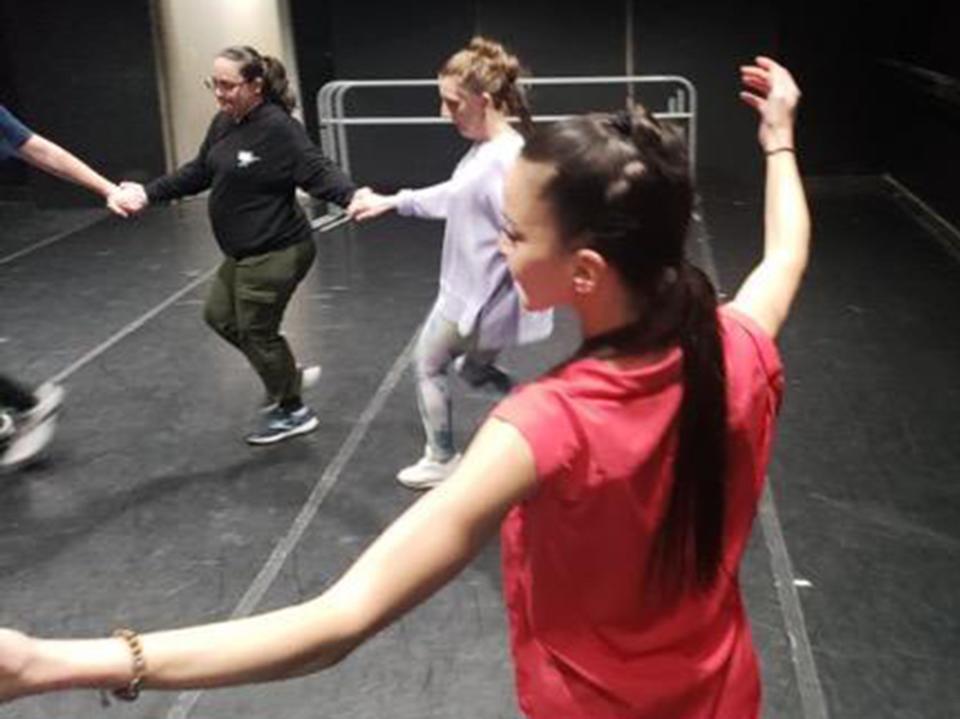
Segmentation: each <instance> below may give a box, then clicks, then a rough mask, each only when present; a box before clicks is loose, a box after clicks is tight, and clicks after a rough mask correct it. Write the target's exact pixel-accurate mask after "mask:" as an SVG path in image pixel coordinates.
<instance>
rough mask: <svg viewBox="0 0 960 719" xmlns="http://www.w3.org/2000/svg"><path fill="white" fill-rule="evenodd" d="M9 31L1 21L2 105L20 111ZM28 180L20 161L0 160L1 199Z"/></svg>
mask: <svg viewBox="0 0 960 719" xmlns="http://www.w3.org/2000/svg"><path fill="white" fill-rule="evenodd" d="M8 33H9V28H8V26H7V24H6V23H3V22H0V105H5V106H6V107H7V108H8V109H9V110H10V111H11V112H13V113H14V114H16V113H17V112H18V111H19V107H18V106H19V104H20V103H19V102H18V101H17V95H16V88H15V87H14V83H13V76H12V73H11V67H10V58H9V56H8V53H7V45H6V43H5V42H4V36H5V35H7V34H8ZM26 182H27V173H26V170H25V169H24V167H23V165H22V164H21V163H19V162H0V193H2V194H0V199H2V198H3V197H5V196H7V194H9V193H10V191H11V189H13V188H19V187H20V186H22V185H25V184H26Z"/></svg>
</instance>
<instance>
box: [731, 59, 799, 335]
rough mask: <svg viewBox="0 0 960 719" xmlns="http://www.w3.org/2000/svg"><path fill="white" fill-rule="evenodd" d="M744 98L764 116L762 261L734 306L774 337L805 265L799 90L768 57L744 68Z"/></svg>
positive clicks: (752, 273)
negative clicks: (798, 149) (797, 119)
mask: <svg viewBox="0 0 960 719" xmlns="http://www.w3.org/2000/svg"><path fill="white" fill-rule="evenodd" d="M740 73H741V79H742V81H743V84H744V85H745V86H746V88H747V89H746V90H745V91H744V92H741V93H740V97H741V98H742V99H743V101H744V102H746V103H747V104H748V105H750V106H751V107H753V108H754V109H755V110H756V111H757V113H758V114H759V116H760V129H759V140H760V146H761V147H762V148H763V151H764V154H765V155H766V189H765V196H764V247H763V258H762V259H761V261H760V263H759V264H758V265H757V266H756V267H754V269H753V270H752V271H751V272H750V274H749V275H748V276H747V279H746V280H745V281H744V283H743V285H741V287H740V289H739V290H738V291H737V294H736V297H735V298H734V300H733V302H732V303H731V304H732V305H733V306H734V307H735V308H736V309H738V310H739V311H741V312H743V313H745V314H746V315H748V316H749V317H751V318H752V319H753V320H754V321H756V322H757V324H759V325H760V326H761V327H762V328H763V329H764V330H766V331H767V332H768V333H769V334H770V336H771V337H776V335H777V333H778V332H779V331H780V327H781V326H782V325H783V323H784V321H785V320H786V318H787V314H788V313H789V311H790V306H791V304H792V303H793V299H794V297H795V296H796V294H797V290H798V289H799V287H800V280H801V278H802V277H803V272H804V270H805V269H806V266H807V255H808V252H809V245H810V213H809V210H808V209H807V200H806V196H805V195H804V190H803V183H802V182H801V179H800V171H799V169H798V167H797V158H796V145H795V138H794V113H795V111H796V107H797V103H798V102H799V100H800V90H799V89H798V88H797V85H796V83H795V82H794V80H793V77H792V76H791V75H790V73H789V72H788V71H787V69H786V68H784V67H782V66H781V65H778V64H777V63H776V62H774V61H773V60H771V59H770V58H767V57H758V58H757V59H756V64H755V65H747V66H744V67H742V68H741V69H740Z"/></svg>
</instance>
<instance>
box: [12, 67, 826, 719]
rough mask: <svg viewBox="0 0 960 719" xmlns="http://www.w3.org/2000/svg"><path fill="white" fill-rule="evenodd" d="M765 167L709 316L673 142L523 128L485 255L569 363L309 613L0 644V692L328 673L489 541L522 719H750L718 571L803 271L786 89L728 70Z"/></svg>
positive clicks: (741, 520)
mask: <svg viewBox="0 0 960 719" xmlns="http://www.w3.org/2000/svg"><path fill="white" fill-rule="evenodd" d="M741 74H742V78H743V81H744V84H745V86H746V90H745V92H743V93H742V94H741V97H742V98H743V99H744V101H745V102H746V103H747V104H748V105H750V106H752V107H754V108H755V109H756V110H757V111H758V113H759V115H760V144H761V146H762V147H763V150H764V152H765V154H766V158H767V159H766V164H767V180H766V214H765V219H766V223H765V248H764V256H763V259H762V261H761V262H760V263H759V264H758V265H757V267H756V268H755V269H754V270H753V271H752V272H751V274H750V275H749V277H748V278H747V280H746V282H745V283H744V284H743V286H742V287H741V288H740V289H739V291H738V292H737V295H736V297H735V299H734V301H733V302H731V303H730V304H729V305H727V306H725V307H723V308H720V309H718V308H717V302H716V294H715V292H714V290H713V288H712V287H711V285H710V283H709V281H708V280H707V278H706V277H705V276H704V275H703V273H702V272H700V271H699V270H698V269H696V268H694V267H693V266H691V265H690V264H688V263H687V262H686V260H685V259H684V254H683V240H684V237H685V235H686V229H687V223H688V219H689V216H690V210H691V198H692V187H691V184H690V178H689V175H688V172H687V162H686V156H685V152H684V149H683V146H682V143H681V142H680V141H679V140H678V139H677V136H676V135H675V134H674V133H673V132H671V131H670V130H669V129H667V128H666V127H662V126H661V125H660V124H659V123H658V122H656V121H655V120H654V119H652V118H651V117H650V116H648V115H646V114H645V113H643V112H642V111H638V112H636V113H634V114H633V115H632V116H631V115H627V114H623V115H618V116H614V117H612V118H611V117H590V118H577V119H574V120H571V121H567V122H561V123H557V124H556V125H553V126H551V127H549V128H547V129H545V130H543V131H542V132H540V133H538V134H536V135H535V136H534V137H533V138H531V140H530V141H529V142H528V143H527V145H526V146H525V148H524V150H523V153H522V155H521V159H520V160H519V161H518V162H517V165H516V166H515V167H514V169H513V170H512V172H511V174H510V176H509V179H508V181H507V187H506V196H505V205H504V206H505V208H506V214H507V224H508V227H509V231H508V235H507V237H505V238H504V240H503V251H504V254H505V255H506V257H507V261H508V263H509V266H510V271H511V273H512V274H513V277H514V278H515V280H516V282H517V285H518V287H519V289H520V292H521V294H522V296H523V300H524V302H525V304H526V306H527V307H528V308H529V309H533V310H536V309H543V308H546V307H551V306H554V305H558V304H569V305H571V306H572V307H573V308H574V309H575V310H576V312H577V314H578V316H579V318H580V321H581V323H582V328H583V332H584V336H585V340H584V343H583V346H582V347H581V349H580V351H579V352H578V353H577V355H576V356H575V357H574V358H572V359H571V360H570V361H568V362H567V363H565V364H564V365H563V366H561V367H559V368H557V369H556V370H554V371H553V372H551V373H549V374H548V375H547V376H545V377H543V378H542V379H540V380H538V381H536V382H534V383H532V384H530V385H528V386H526V387H523V388H521V389H519V390H518V391H516V392H515V393H514V394H513V395H511V396H510V397H509V398H507V399H506V400H505V401H504V402H503V403H501V404H500V405H499V406H498V408H497V409H496V410H494V413H493V416H492V417H491V418H490V419H489V420H488V421H487V422H486V423H485V424H484V426H483V427H482V428H481V429H480V431H479V433H478V435H477V437H476V438H475V439H474V442H473V444H472V445H471V447H470V449H469V450H468V452H467V454H466V456H465V457H464V460H463V462H462V463H461V464H460V466H459V467H458V469H457V470H456V472H455V473H454V475H453V476H452V477H451V478H450V479H449V480H448V481H447V482H446V483H444V484H443V485H441V486H440V487H439V488H437V489H436V490H434V491H432V492H431V493H430V494H428V495H426V496H425V497H424V498H423V499H421V500H420V501H418V502H417V503H416V504H415V505H413V506H412V507H411V508H410V509H409V510H408V511H407V512H406V513H404V514H403V515H402V516H401V517H400V518H399V519H398V520H397V521H396V522H394V523H393V525H391V526H390V527H389V528H388V529H387V530H386V531H385V532H384V533H383V534H382V535H381V536H380V537H379V538H378V539H377V540H376V541H375V542H374V543H373V545H372V546H371V547H370V548H369V549H368V550H367V551H366V552H365V553H364V554H363V555H362V556H361V557H360V559H359V560H358V561H357V562H356V563H355V564H354V565H353V566H352V567H351V568H350V569H349V570H348V571H347V572H346V574H345V575H344V576H343V577H342V578H341V579H340V580H339V581H337V582H336V583H335V584H334V585H333V586H332V587H331V588H330V589H329V590H327V591H326V592H324V593H323V594H322V595H321V596H319V597H317V598H315V599H313V600H311V601H308V602H305V603H303V604H299V605H295V606H291V607H288V608H285V609H282V610H279V611H274V612H269V613H265V614H261V615H258V616H255V617H251V618H248V619H241V620H236V621H230V622H225V623H221V624H214V625H204V626H198V627H191V628H187V629H180V630H173V631H165V632H155V633H150V634H145V635H143V636H142V637H141V636H139V635H135V634H133V633H126V634H124V635H122V636H119V637H115V638H110V639H94V640H43V639H36V638H33V637H27V636H25V635H23V634H20V633H18V632H15V631H10V630H6V631H3V632H0V698H7V699H9V698H13V697H16V696H20V695H25V694H31V693H38V692H43V691H49V690H52V689H55V688H64V687H84V686H87V687H108V688H115V689H116V690H118V691H119V692H120V694H121V695H123V696H125V697H127V698H129V697H131V696H135V695H136V693H137V692H138V691H139V689H140V687H141V686H145V687H149V688H158V689H161V688H163V689H171V688H185V687H207V686H215V685H228V684H239V683H245V682H251V681H265V680H269V679H277V678H282V677H287V676H293V675H298V674H303V673H306V672H309V671H314V670H317V669H321V668H323V667H326V666H329V665H331V664H333V663H335V662H337V661H339V660H340V659H342V658H343V657H344V656H346V655H347V654H348V653H349V652H350V651H351V650H352V649H354V648H355V647H356V646H357V645H358V644H360V643H361V642H362V641H363V640H364V639H365V638H367V637H369V636H371V635H372V634H373V633H375V632H376V631H378V630H379V629H381V628H382V627H384V626H386V625H387V624H388V623H389V622H391V621H392V620H394V619H396V618H397V617H398V616H399V615H400V614H402V613H403V612H404V611H406V610H408V609H409V608H411V607H412V606H414V605H416V604H417V603H418V602H420V601H422V600H423V599H425V598H426V597H427V596H429V595H430V594H431V593H432V592H433V591H435V590H436V589H437V588H439V587H440V586H442V585H443V584H444V583H445V582H446V581H448V580H449V579H450V578H451V577H452V576H454V575H455V574H456V573H457V572H458V571H459V570H460V569H461V568H462V567H463V566H464V565H465V564H466V563H467V562H469V560H470V558H471V557H472V556H473V555H474V554H475V553H476V552H477V551H478V550H479V548H480V547H481V546H482V544H483V543H484V542H485V541H486V540H487V539H488V538H489V537H490V536H491V535H492V534H493V532H494V531H495V530H496V528H497V527H498V526H501V525H502V543H503V563H504V593H505V597H506V603H507V609H508V614H509V618H510V628H511V643H512V649H513V653H514V658H515V666H516V673H517V687H518V696H519V702H520V706H521V710H522V711H523V713H524V714H525V715H526V716H528V717H531V718H538V719H539V718H547V719H558V718H562V719H578V718H582V719H605V718H613V717H616V718H617V719H624V718H627V717H656V718H657V719H664V718H667V717H683V718H684V719H686V718H690V717H695V718H698V719H699V718H701V717H720V718H722V719H727V718H729V717H735V718H737V719H740V718H741V717H755V716H758V715H759V706H760V689H759V679H758V673H757V665H756V659H755V655H754V650H753V646H752V642H751V639H750V632H749V628H748V625H747V621H746V617H745V615H744V611H743V607H742V604H741V601H740V592H739V587H738V583H737V572H738V567H739V561H740V557H741V555H742V552H743V548H744V544H745V542H746V538H747V535H748V532H749V529H750V524H751V522H752V519H753V515H754V512H755V510H756V506H757V501H758V498H759V495H760V489H761V485H762V480H763V476H764V471H765V467H766V463H767V459H768V454H769V447H770V440H771V436H772V432H773V424H774V418H775V414H776V410H777V407H778V404H779V401H780V394H781V389H782V381H781V369H780V363H779V359H778V355H777V351H776V348H775V346H774V345H773V342H772V338H773V337H774V336H775V335H776V334H777V331H778V330H779V328H780V326H781V324H782V323H783V321H784V319H785V318H786V315H787V311H788V309H789V307H790V304H791V302H792V301H793V298H794V295H795V294H796V291H797V288H798V286H799V282H800V278H801V275H802V273H803V270H804V267H805V265H806V260H807V248H808V242H809V215H808V212H807V208H806V201H805V198H804V194H803V189H802V186H801V182H800V177H799V172H798V170H797V164H796V160H795V157H794V150H793V147H794V144H793V143H794V137H793V114H794V109H795V107H796V104H797V102H798V99H799V91H798V90H797V87H796V85H795V84H794V82H793V79H792V78H791V77H790V74H789V73H788V72H787V71H786V70H785V69H784V68H782V67H781V66H779V65H777V64H776V63H775V62H773V61H772V60H769V59H767V58H762V57H761V58H757V60H756V64H754V65H750V66H746V67H744V68H742V69H741Z"/></svg>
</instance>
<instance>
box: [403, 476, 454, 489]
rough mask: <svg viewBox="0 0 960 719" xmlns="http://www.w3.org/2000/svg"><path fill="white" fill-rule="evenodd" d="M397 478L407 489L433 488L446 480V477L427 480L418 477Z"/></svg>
mask: <svg viewBox="0 0 960 719" xmlns="http://www.w3.org/2000/svg"><path fill="white" fill-rule="evenodd" d="M396 480H397V483H398V484H401V485H403V486H404V487H406V488H407V489H433V488H434V487H437V486H439V485H441V484H443V482H444V481H445V480H446V477H444V478H443V479H431V480H427V481H423V480H416V479H412V480H411V479H400V477H397V478H396Z"/></svg>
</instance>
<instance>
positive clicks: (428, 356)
mask: <svg viewBox="0 0 960 719" xmlns="http://www.w3.org/2000/svg"><path fill="white" fill-rule="evenodd" d="M476 343H477V337H476V333H474V334H471V335H469V336H467V337H463V336H462V335H461V334H460V332H459V331H458V330H457V325H456V323H455V322H451V321H450V320H447V319H445V318H444V317H443V316H442V315H441V314H440V312H439V311H438V309H437V305H434V307H433V309H432V310H430V314H429V315H428V316H427V321H426V322H424V324H423V330H422V331H421V332H420V338H419V339H418V340H417V349H416V355H415V358H414V364H415V367H416V375H417V406H418V407H419V408H420V419H421V421H422V422H423V431H424V433H425V434H426V439H427V448H428V450H429V452H430V455H431V456H432V457H433V459H435V460H438V461H446V460H448V459H450V458H451V457H452V456H453V455H454V454H455V453H456V449H455V448H454V445H453V410H452V407H451V402H450V382H449V374H450V365H451V364H453V365H454V367H455V369H456V371H457V373H458V374H459V375H460V377H461V378H462V379H463V380H464V381H466V382H467V383H468V384H470V385H472V386H474V387H479V386H482V385H488V384H492V385H493V386H494V387H495V388H496V389H498V390H499V391H501V392H505V391H507V390H508V389H509V378H508V377H507V375H505V374H504V373H503V372H502V371H501V370H499V369H497V368H496V367H495V366H494V365H493V362H494V360H495V359H496V358H497V355H498V354H500V350H499V349H493V350H489V349H488V350H479V349H477V347H476ZM458 358H461V359H459V361H456V360H458ZM455 361H456V362H455Z"/></svg>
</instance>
